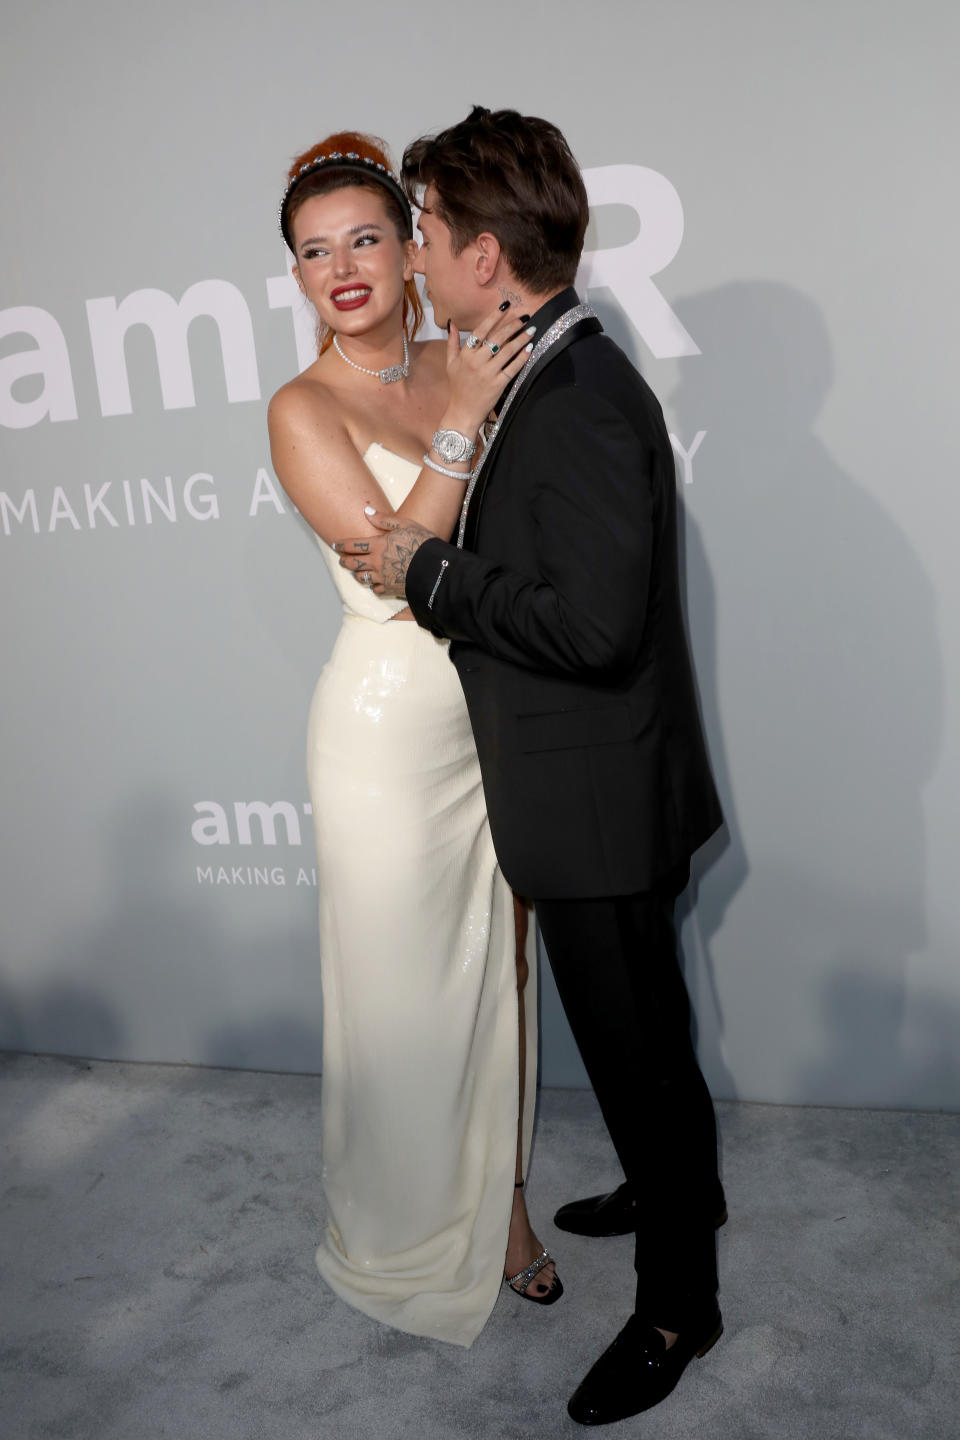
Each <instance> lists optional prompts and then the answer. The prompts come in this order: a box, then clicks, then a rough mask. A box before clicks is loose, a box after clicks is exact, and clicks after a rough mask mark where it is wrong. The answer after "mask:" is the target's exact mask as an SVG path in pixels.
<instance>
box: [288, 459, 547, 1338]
mask: <svg viewBox="0 0 960 1440" xmlns="http://www.w3.org/2000/svg"><path fill="white" fill-rule="evenodd" d="M363 458H364V460H365V462H366V464H367V466H368V468H369V469H370V470H371V471H372V473H373V474H374V475H375V476H376V478H377V480H378V481H379V482H380V484H381V486H382V488H383V490H384V492H385V494H386V495H387V496H388V497H389V499H390V501H391V503H392V504H394V505H399V504H400V503H401V502H402V500H403V499H404V497H405V496H406V495H407V493H408V492H409V490H410V487H411V485H412V484H413V482H414V480H415V479H416V476H417V474H418V473H419V467H418V466H416V465H413V464H411V462H410V461H409V460H404V459H402V458H401V457H400V456H397V455H394V454H393V453H392V452H391V451H389V450H386V449H384V447H383V446H381V445H371V446H370V448H369V450H368V451H367V453H366V454H365V455H364V457H363ZM320 543H321V548H322V551H323V553H324V556H325V558H326V560H327V562H328V564H329V567H330V573H331V574H332V576H333V579H334V582H335V583H336V586H337V589H338V590H339V592H340V595H341V597H342V599H343V605H344V620H343V627H342V629H341V631H340V634H339V636H338V637H337V641H336V644H335V646H334V649H333V653H332V655H331V657H330V661H329V663H328V664H327V666H326V667H325V669H324V670H323V673H322V674H321V676H320V680H319V682H318V684H317V689H316V692H315V694H314V698H313V704H312V706H311V710H310V724H309V733H308V769H309V777H310V793H311V797H312V800H313V814H314V823H315V827H316V839H317V862H318V884H319V892H320V952H321V971H322V977H323V1001H324V1020H323V1084H322V1100H321V1120H322V1128H323V1140H322V1154H323V1188H324V1195H325V1199H326V1207H327V1231H326V1235H325V1237H324V1241H323V1243H322V1244H321V1246H320V1248H319V1249H318V1251H317V1265H318V1267H319V1270H320V1273H321V1275H322V1276H323V1278H324V1279H325V1280H326V1281H327V1283H328V1284H329V1285H330V1286H331V1288H332V1289H333V1290H335V1291H336V1293H337V1294H338V1295H340V1296H341V1297H342V1298H343V1299H344V1300H347V1301H348V1302H349V1303H350V1304H351V1305H355V1306H356V1307H357V1308H358V1309H359V1310H362V1311H364V1312H365V1313H366V1314H367V1315H371V1316H373V1317H374V1318H375V1319H377V1320H382V1321H384V1322H385V1323H386V1324H389V1325H394V1326H397V1327H398V1328H399V1329H401V1330H408V1331H411V1332H412V1333H413V1334H415V1335H428V1336H432V1337H434V1338H435V1339H438V1340H449V1341H453V1342H455V1343H457V1344H460V1345H470V1344H471V1343H472V1341H473V1340H474V1339H475V1338H476V1336H477V1335H478V1334H479V1332H480V1330H481V1329H482V1327H483V1324H484V1322H485V1321H486V1319H487V1316H488V1315H489V1313H490V1311H491V1309H492V1307H493V1304H494V1301H495V1299H496V1297H497V1293H498V1290H499V1288H500V1284H501V1280H502V1276H503V1260H504V1252H505V1250H506V1244H507V1229H508V1225H509V1219H510V1210H511V1205H512V1202H513V1182H514V1167H515V1164H516V1147H517V1108H518V1089H519V1074H518V1056H519V1044H518V1026H517V988H516V963H515V953H514V921H513V900H512V895H511V891H510V888H509V886H508V885H507V883H506V881H505V880H504V879H503V876H502V875H501V873H500V870H499V867H498V865H497V862H496V857H495V855H494V850H493V844H492V842H491V839H490V829H489V826H488V823H487V816H486V809H485V806H484V800H483V790H482V788H481V783H480V769H479V766H478V763H477V755H476V749H475V747H474V742H473V735H472V733H471V730H470V722H469V719H468V717H467V710H466V705H465V703H464V699H463V694H462V691H461V688H460V682H459V680H458V678H457V673H456V670H455V669H454V667H453V665H452V664H451V663H450V660H449V657H448V655H447V645H446V642H445V641H439V640H437V639H435V638H434V637H433V636H432V635H430V634H429V633H428V632H427V631H426V630H422V629H421V628H420V626H419V625H417V624H416V623H415V622H414V621H409V620H398V621H395V622H393V623H389V622H390V617H391V616H392V615H394V614H396V612H397V611H398V610H401V609H402V608H403V602H402V601H399V600H387V599H383V598H380V597H378V596H376V595H374V594H372V592H370V591H369V590H365V589H363V588H362V587H361V586H360V585H358V584H357V582H356V581H355V580H354V579H353V578H352V576H351V575H350V574H348V572H347V571H345V570H343V569H341V567H340V566H339V564H338V563H337V558H336V556H335V555H334V554H333V552H332V551H331V550H330V549H329V547H328V546H327V545H325V544H324V543H323V542H322V541H321V542H320ZM530 929H531V932H532V930H533V926H532V924H531V927H530ZM535 976H536V964H535V962H534V961H533V960H531V966H530V982H529V984H528V987H527V992H526V1006H525V1010H526V1016H527V1029H528V1034H527V1075H526V1086H525V1097H526V1104H525V1111H526V1114H525V1116H524V1151H525V1153H524V1166H526V1159H527V1152H528V1150H529V1137H530V1130H531V1124H532V1118H533V1107H534V1100H535V1087H536V1057H537V1045H536V1013H537V1002H536V983H535ZM524 1173H525V1172H524Z"/></svg>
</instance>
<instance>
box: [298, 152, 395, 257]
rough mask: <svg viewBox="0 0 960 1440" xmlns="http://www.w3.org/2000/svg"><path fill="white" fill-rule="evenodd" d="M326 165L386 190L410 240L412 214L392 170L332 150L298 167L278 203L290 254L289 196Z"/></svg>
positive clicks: (373, 162) (365, 157) (354, 154)
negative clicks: (398, 208) (394, 201)
mask: <svg viewBox="0 0 960 1440" xmlns="http://www.w3.org/2000/svg"><path fill="white" fill-rule="evenodd" d="M327 165H328V166H330V167H331V169H334V170H352V171H353V172H354V173H355V174H357V175H362V176H363V178H364V179H365V180H376V182H377V183H378V184H379V185H382V186H383V187H384V189H385V190H389V192H390V194H391V195H393V196H394V198H395V199H397V200H399V201H400V204H401V208H402V210H403V213H404V215H405V216H406V217H407V234H408V235H409V236H410V238H411V239H412V238H413V212H412V211H411V209H410V201H409V200H408V199H407V197H406V195H404V193H403V189H402V187H401V185H400V180H399V177H398V176H397V175H395V174H394V173H393V171H392V170H388V169H387V167H386V165H381V163H380V161H379V160H370V159H369V158H368V157H367V156H366V155H358V154H357V152H356V150H348V151H347V152H346V154H342V153H341V152H340V151H339V150H332V151H331V152H330V154H329V155H318V156H317V158H316V160H309V161H308V162H307V163H306V165H301V166H300V169H299V170H298V171H297V173H296V175H294V176H293V178H292V179H291V180H290V181H289V183H288V185H287V188H286V190H284V192H283V199H282V200H281V201H280V208H279V210H278V211H277V221H278V223H279V225H280V233H281V235H282V236H283V238H284V240H286V242H287V244H288V246H289V247H290V249H291V250H293V240H292V238H291V236H290V235H289V234H288V232H287V205H288V203H289V201H290V196H291V195H292V194H293V192H294V190H295V189H296V188H297V186H298V185H299V184H300V181H301V180H303V179H305V178H306V176H307V175H312V174H313V172H314V171H315V170H321V169H323V167H324V166H327Z"/></svg>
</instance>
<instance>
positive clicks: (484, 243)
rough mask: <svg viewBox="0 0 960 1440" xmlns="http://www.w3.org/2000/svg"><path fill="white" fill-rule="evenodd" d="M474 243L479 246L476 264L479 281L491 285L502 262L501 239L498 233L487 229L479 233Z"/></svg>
mask: <svg viewBox="0 0 960 1440" xmlns="http://www.w3.org/2000/svg"><path fill="white" fill-rule="evenodd" d="M474 244H475V245H476V247H477V255H476V260H475V261H474V264H475V265H476V276H477V281H478V283H479V284H481V285H489V284H490V283H491V282H492V280H493V278H494V276H495V275H496V273H497V268H498V266H499V264H500V241H499V240H498V239H497V237H496V235H491V234H490V232H489V230H485V231H484V232H483V233H482V234H481V235H478V236H477V238H476V240H475V241H474Z"/></svg>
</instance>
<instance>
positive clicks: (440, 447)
mask: <svg viewBox="0 0 960 1440" xmlns="http://www.w3.org/2000/svg"><path fill="white" fill-rule="evenodd" d="M433 448H434V450H436V452H437V454H438V455H439V456H440V459H441V460H444V461H446V463H447V464H448V465H455V464H456V463H457V461H458V460H465V459H466V457H467V453H468V451H469V448H470V442H469V441H468V440H467V439H466V437H465V436H463V435H461V434H460V433H459V431H457V430H438V431H437V433H436V435H434V437H433Z"/></svg>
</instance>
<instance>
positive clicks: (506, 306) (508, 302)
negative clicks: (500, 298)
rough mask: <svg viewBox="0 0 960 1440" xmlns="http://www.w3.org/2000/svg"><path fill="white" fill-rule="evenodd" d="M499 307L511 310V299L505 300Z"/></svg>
mask: <svg viewBox="0 0 960 1440" xmlns="http://www.w3.org/2000/svg"><path fill="white" fill-rule="evenodd" d="M499 308H500V309H501V310H509V309H510V301H509V300H504V302H503V304H502V305H501V306H500V307H499Z"/></svg>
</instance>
